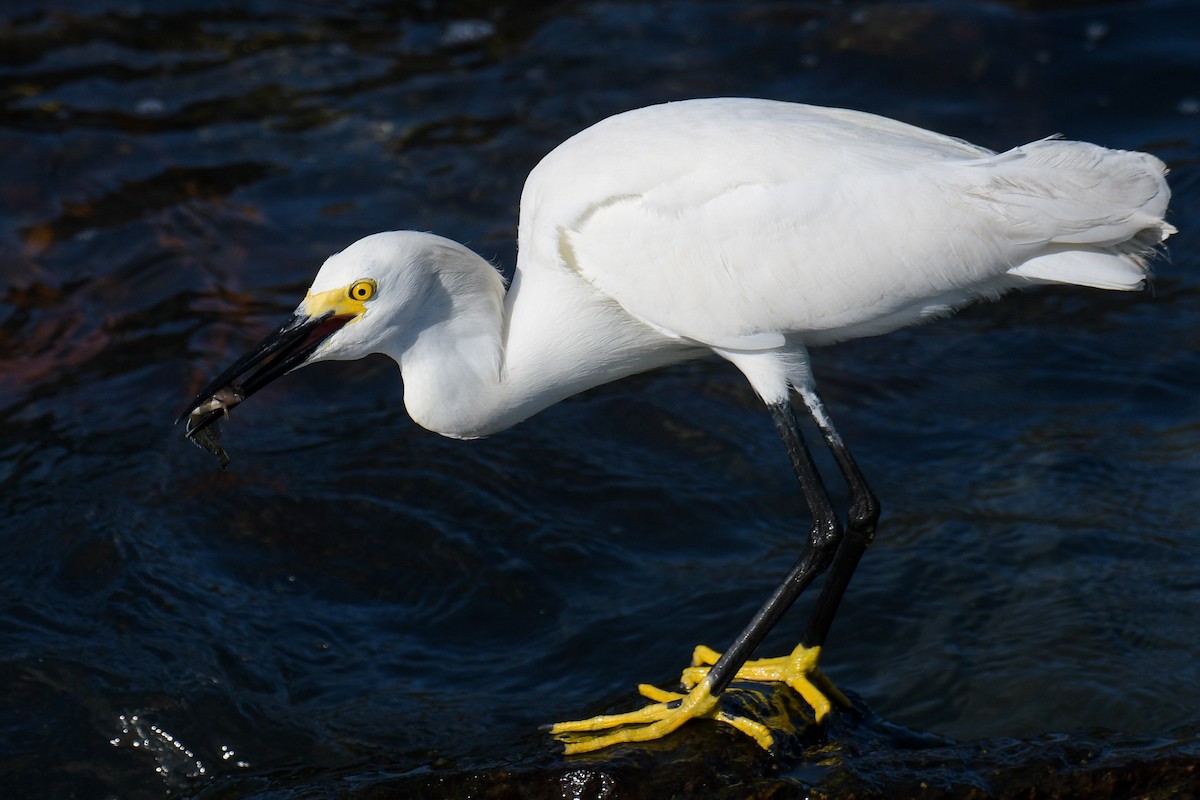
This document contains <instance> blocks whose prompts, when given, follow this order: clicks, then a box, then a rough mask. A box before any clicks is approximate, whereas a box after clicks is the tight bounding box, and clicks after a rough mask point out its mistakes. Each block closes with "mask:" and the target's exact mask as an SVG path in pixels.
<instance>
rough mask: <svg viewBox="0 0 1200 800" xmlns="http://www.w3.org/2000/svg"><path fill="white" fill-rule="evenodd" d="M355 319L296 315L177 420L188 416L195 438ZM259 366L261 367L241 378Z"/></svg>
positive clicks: (189, 434) (206, 389) (191, 436)
mask: <svg viewBox="0 0 1200 800" xmlns="http://www.w3.org/2000/svg"><path fill="white" fill-rule="evenodd" d="M352 319H354V317H353V316H351V315H345V314H343V315H335V314H334V313H333V312H332V311H329V312H326V313H324V314H321V315H320V316H316V317H309V316H306V315H303V314H295V315H293V316H292V318H291V319H289V320H288V321H287V322H285V323H283V325H281V326H280V327H279V329H278V330H276V331H275V332H274V333H272V334H271V335H269V336H267V337H266V338H265V339H263V340H262V341H261V342H259V343H258V345H257V346H256V347H255V348H254V349H253V350H251V351H250V352H249V353H247V354H246V355H244V356H242V357H241V358H239V359H238V360H237V361H235V362H234V363H233V365H232V366H230V367H229V369H227V370H225V371H224V372H222V373H221V374H220V375H218V376H217V378H216V380H214V381H213V382H212V383H210V384H209V385H208V386H206V387H204V390H203V391H201V392H200V394H198V395H196V397H195V398H194V399H193V400H192V402H191V404H190V405H189V406H188V407H187V410H186V411H184V412H183V413H182V414H180V415H179V418H178V419H176V420H175V424H176V425H178V424H179V423H180V422H183V421H184V420H187V431H186V433H187V437H188V438H189V439H193V440H194V439H195V436H196V434H197V433H199V432H200V431H201V430H203V429H204V428H207V427H208V426H209V425H211V424H212V423H214V422H216V421H217V420H218V419H220V418H221V417H223V416H225V415H226V414H228V412H229V409H231V408H233V406H235V405H237V404H238V403H240V402H242V401H243V400H245V399H246V398H247V397H249V396H250V395H252V394H254V393H255V392H257V391H258V390H259V389H261V388H262V387H264V386H266V385H267V384H268V383H270V382H271V381H273V380H275V379H276V378H278V377H279V376H281V375H284V374H286V373H288V372H291V371H292V370H293V369H295V368H296V367H299V366H300V365H301V364H303V363H304V362H305V361H307V360H308V357H309V356H311V355H312V354H313V352H314V351H315V350H316V349H317V347H318V346H320V344H321V342H323V341H325V340H326V339H328V338H329V337H330V336H331V335H333V334H334V333H335V332H337V331H338V330H340V329H341V328H342V326H343V325H345V324H346V323H347V322H349V321H350V320H352ZM255 367H258V370H257V371H255V372H253V374H250V375H249V376H248V377H246V378H245V379H244V380H240V379H241V378H242V376H244V375H246V373H249V372H250V371H251V370H253V369H254V368H255ZM239 381H240V382H239ZM213 430H216V429H215V428H214V429H213ZM201 446H203V445H201ZM206 449H207V448H206Z"/></svg>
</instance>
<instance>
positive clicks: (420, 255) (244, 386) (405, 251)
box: [177, 231, 503, 439]
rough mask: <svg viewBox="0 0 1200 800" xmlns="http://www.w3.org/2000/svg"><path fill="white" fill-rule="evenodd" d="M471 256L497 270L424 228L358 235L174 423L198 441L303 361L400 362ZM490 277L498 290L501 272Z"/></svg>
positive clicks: (442, 306) (443, 307) (445, 307)
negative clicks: (379, 357)
mask: <svg viewBox="0 0 1200 800" xmlns="http://www.w3.org/2000/svg"><path fill="white" fill-rule="evenodd" d="M472 260H474V261H475V262H480V263H482V264H483V265H485V267H486V270H487V271H490V272H492V273H494V272H495V271H494V270H492V269H491V268H490V266H487V263H486V262H484V261H483V259H481V258H479V256H477V255H475V254H474V253H472V252H471V251H470V250H468V249H467V248H465V247H463V246H462V245H460V244H458V243H457V242H453V241H451V240H449V239H444V238H442V237H440V236H434V235H432V234H428V233H416V232H413V231H390V232H387V233H377V234H374V235H372V236H368V237H366V238H364V239H360V240H358V241H357V242H355V243H354V244H352V245H350V246H349V247H347V248H346V249H345V250H343V251H342V252H340V253H337V254H335V255H333V256H330V257H329V258H328V259H327V260H326V261H325V263H324V265H322V267H321V269H320V271H319V272H318V273H317V276H316V278H315V279H314V280H313V283H312V286H311V287H310V288H309V290H308V293H307V294H306V295H305V297H304V300H303V301H302V302H301V303H300V305H299V306H298V307H297V308H296V311H295V313H293V314H292V316H291V318H289V319H288V320H287V321H285V322H284V323H283V324H282V325H280V326H279V328H277V329H276V330H275V331H273V332H272V333H270V334H269V335H268V336H266V337H265V338H264V339H263V340H262V341H261V342H259V343H258V344H257V345H256V346H255V347H254V348H252V349H251V350H250V351H249V352H248V353H246V354H245V355H243V356H242V357H241V358H239V359H237V360H236V361H235V362H234V363H233V364H232V365H231V366H230V367H229V368H228V369H226V370H225V371H224V372H222V373H221V374H220V375H219V376H217V378H216V379H214V380H213V381H212V382H211V383H210V384H209V385H208V386H206V387H205V388H204V389H203V390H202V391H201V392H200V393H199V394H197V395H196V397H195V398H194V399H193V400H192V403H191V405H190V406H188V409H187V410H186V411H184V412H183V414H182V415H180V417H179V419H178V420H177V421H178V422H182V421H184V420H187V423H188V425H187V435H188V437H189V438H193V439H195V436H196V434H197V433H198V432H199V431H201V430H203V429H204V428H206V427H208V426H209V425H211V424H212V423H213V422H216V421H217V420H218V419H220V418H221V417H222V416H223V415H225V414H227V413H228V412H229V410H230V409H231V408H232V407H233V406H235V405H237V404H238V403H241V402H242V401H243V400H245V399H246V398H248V397H250V395H252V394H254V393H255V392H257V391H258V390H259V389H261V388H262V387H264V386H266V385H267V384H268V383H270V382H272V381H273V380H275V379H276V378H278V377H280V376H282V375H285V374H287V373H288V372H291V371H292V370H294V369H298V368H299V367H302V366H305V365H306V364H311V363H313V362H315V361H328V360H342V361H347V360H353V359H357V358H362V357H364V356H366V355H369V354H371V353H377V352H382V353H387V354H389V355H392V356H393V357H395V358H397V360H398V359H399V356H398V353H400V352H403V350H404V349H405V347H406V346H407V342H408V341H409V340H411V339H412V338H414V337H415V336H417V335H418V334H419V333H420V332H421V330H422V329H423V328H424V327H427V326H428V325H430V324H432V323H434V322H436V321H437V319H436V318H437V317H439V316H444V315H449V314H450V313H451V308H450V305H451V304H450V303H449V301H448V300H447V298H448V297H449V294H448V293H447V292H446V291H445V288H446V276H447V275H449V276H453V275H455V274H458V273H457V272H456V266H455V265H458V264H462V263H468V264H469V263H471V262H472ZM451 279H452V277H451ZM493 279H494V281H495V285H496V286H497V287H499V288H500V291H501V292H502V291H503V289H502V285H501V283H500V278H499V276H498V275H495V274H494V275H493Z"/></svg>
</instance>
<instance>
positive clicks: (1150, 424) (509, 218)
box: [0, 0, 1200, 798]
mask: <svg viewBox="0 0 1200 800" xmlns="http://www.w3.org/2000/svg"><path fill="white" fill-rule="evenodd" d="M0 87H2V88H3V92H2V94H0V96H2V98H3V100H2V102H3V105H2V106H0V175H2V176H3V177H2V178H0V430H2V431H3V435H2V436H0V692H2V693H3V694H2V697H3V702H0V791H2V793H3V795H4V796H5V797H68V796H78V797H122V798H143V797H164V796H167V795H169V794H170V795H174V796H179V795H182V796H198V795H201V794H204V793H207V792H220V791H221V790H222V787H227V786H238V787H245V786H248V785H249V786H254V787H257V789H256V790H257V791H262V792H270V791H274V792H282V793H284V794H283V795H281V796H292V794H291V793H295V796H301V795H302V794H304V792H305V791H307V790H309V789H311V788H312V787H316V786H324V785H326V784H328V783H330V782H331V781H334V780H335V778H336V780H341V781H347V782H348V783H347V784H346V785H353V784H354V781H355V780H359V781H367V780H369V779H370V776H375V775H377V774H378V773H379V772H380V771H383V772H386V773H388V774H393V775H401V774H405V773H421V772H423V771H428V770H437V769H448V768H455V769H471V768H473V767H474V766H476V765H492V764H495V763H498V762H503V763H520V762H521V761H522V760H525V759H533V758H541V757H543V756H544V754H546V753H548V752H550V750H551V748H550V745H549V743H548V741H547V739H546V737H545V736H544V734H542V733H541V732H539V731H538V729H537V726H539V725H541V724H544V723H546V722H550V721H554V720H558V719H567V718H575V717H578V716H580V715H582V714H588V713H593V712H596V711H599V710H603V709H606V708H623V709H628V708H633V707H635V706H636V705H637V704H638V701H637V698H636V696H635V695H634V692H633V687H634V685H635V684H636V683H638V682H641V681H654V682H658V683H660V684H663V685H667V684H669V683H670V682H671V680H672V679H673V677H674V676H677V674H678V671H679V669H680V668H681V667H682V666H683V665H684V664H685V662H686V660H687V659H688V657H689V654H690V651H691V648H692V646H693V645H694V644H696V643H698V642H706V643H708V644H711V645H713V646H716V647H723V646H724V645H725V644H727V643H728V641H729V640H730V639H731V638H732V637H733V635H734V634H736V633H737V631H738V630H739V629H740V628H741V627H742V625H743V624H744V623H745V621H746V620H747V619H748V618H749V617H750V615H751V614H752V613H753V612H754V610H755V609H756V608H757V606H758V605H759V603H760V602H761V601H762V600H763V598H764V597H765V596H766V594H767V593H768V592H769V591H770V589H771V588H772V587H773V586H774V584H775V583H776V582H777V581H778V580H779V578H780V577H781V576H782V574H783V573H784V572H785V571H786V570H787V568H788V567H789V566H790V565H791V563H792V561H793V559H794V558H795V556H796V554H797V552H798V548H799V546H800V544H801V542H802V541H803V538H804V533H805V530H806V528H807V520H806V517H805V512H804V507H803V503H802V499H801V497H800V494H799V492H798V491H797V489H796V486H795V481H794V478H793V477H792V475H791V472H790V470H789V468H788V464H787V460H786V456H785V454H784V452H783V449H782V447H781V446H780V445H779V443H778V441H777V440H776V438H775V435H774V432H773V429H772V426H771V422H770V419H769V417H768V416H767V415H766V414H765V413H764V412H763V410H762V409H761V405H760V404H759V402H758V401H757V400H756V398H755V397H754V396H753V393H752V392H751V391H750V389H749V387H748V386H747V385H746V384H745V381H744V380H743V379H742V378H741V377H740V376H739V375H738V374H737V373H736V372H734V371H733V370H732V369H731V368H730V367H729V366H728V365H725V364H722V363H717V362H715V361H713V362H707V361H706V362H700V363H695V364H690V365H685V366H681V367H678V368H672V369H668V370H664V371H661V372H658V373H652V374H647V375H643V376H638V377H635V378H632V379H629V380H626V381H624V382H622V383H619V384H615V385H611V386H608V387H604V388H601V389H598V390H595V391H593V392H590V393H588V394H586V395H583V396H580V397H577V398H574V399H572V400H570V401H568V402H565V403H563V404H561V405H559V406H557V407H555V408H552V409H550V410H548V411H546V412H545V413H543V414H541V415H539V416H538V417H535V418H534V419H532V420H530V421H529V422H527V423H525V424H523V425H521V426H519V427H518V428H516V429H513V430H511V431H508V432H505V433H503V434H500V435H497V436H495V437H493V438H491V439H488V440H485V441H482V442H466V443H465V442H454V441H449V440H445V439H442V438H439V437H437V436H435V435H433V434H430V433H428V432H426V431H423V430H421V429H420V428H418V427H417V426H415V425H414V424H412V423H411V422H410V421H409V420H408V419H407V417H406V415H405V414H404V411H403V406H402V405H401V402H400V399H401V395H402V390H403V387H402V385H401V381H400V377H399V374H398V372H397V370H396V369H395V367H394V365H392V364H390V362H387V361H385V360H383V359H382V358H371V359H366V360H364V361H361V362H357V363H352V364H336V365H320V366H316V367H313V368H310V369H307V370H304V371H302V372H300V373H297V374H295V375H293V376H289V377H288V378H286V379H284V380H281V381H279V382H278V383H277V384H276V385H274V386H272V387H271V388H270V389H268V390H265V391H263V392H262V393H261V394H259V395H257V396H255V397H254V398H253V400H251V401H250V402H247V403H246V405H245V406H242V407H240V408H239V409H238V410H237V413H236V415H235V416H234V419H233V420H231V421H230V422H229V423H228V424H227V425H226V427H225V444H226V446H227V448H228V449H229V451H230V453H231V455H232V457H233V464H232V465H231V467H230V468H229V469H228V470H227V471H226V472H219V471H218V470H217V468H216V464H215V461H214V460H213V459H211V457H209V456H208V455H206V454H204V453H202V452H201V451H199V450H196V449H195V448H193V447H192V446H191V445H189V444H188V443H187V442H186V441H185V440H184V439H183V438H182V435H181V431H180V430H179V429H178V428H176V427H174V426H173V425H172V420H173V419H174V417H175V415H176V414H178V413H179V411H181V410H182V408H183V405H184V404H185V403H186V401H187V400H188V399H189V398H190V397H191V395H192V394H193V393H194V392H195V391H196V390H197V389H198V388H199V386H200V385H201V384H202V383H203V382H206V379H207V378H210V377H211V376H212V375H214V374H215V373H216V372H217V371H219V370H220V369H221V368H223V367H224V366H225V365H227V364H228V363H229V362H230V361H231V360H232V359H233V358H234V357H236V356H237V355H239V354H240V353H241V352H242V351H243V350H244V349H245V348H246V347H247V346H249V345H250V344H252V343H253V342H255V341H256V340H257V339H258V338H259V337H260V336H261V335H263V334H264V333H265V332H267V331H268V330H269V329H271V328H272V327H273V326H274V325H276V324H277V323H278V322H279V321H280V320H281V319H282V318H283V317H284V316H285V315H286V314H287V313H288V312H289V311H290V310H291V309H292V308H293V307H294V306H295V304H296V302H297V301H298V299H299V297H300V296H301V295H302V293H303V291H304V289H305V288H306V287H307V285H308V282H309V280H310V278H311V276H312V274H313V273H314V272H315V270H316V268H317V267H318V266H319V264H320V262H321V261H322V260H323V259H324V257H325V256H326V255H328V254H329V253H332V252H334V251H336V250H338V249H341V248H342V247H344V246H345V245H346V244H348V243H349V242H351V241H353V240H355V239H357V238H359V237H361V236H363V235H365V234H368V233H371V232H375V231H378V230H385V229H392V228H413V229H418V230H434V231H437V232H438V233H441V234H443V235H446V236H450V237H453V238H455V239H458V240H460V241H463V242H466V243H468V244H469V245H471V246H472V247H473V248H475V249H476V250H478V251H479V252H480V253H482V254H483V255H485V257H488V258H490V259H493V260H495V261H496V263H498V264H500V265H502V266H503V267H504V268H505V269H507V270H511V267H512V264H513V263H514V260H515V244H514V231H515V223H516V211H517V201H518V197H519V193H520V187H521V184H522V181H523V179H524V176H525V175H526V174H527V172H528V171H529V169H530V168H532V166H533V165H534V164H535V163H536V162H537V160H538V159H539V158H540V157H541V156H542V155H544V154H545V153H546V152H548V151H549V150H550V149H551V148H552V147H553V146H554V145H555V144H557V143H558V142H560V141H561V140H563V139H565V138H566V137H567V136H569V135H571V134H572V133H574V132H575V131H577V130H579V129H581V128H582V127H585V126H586V125H588V124H589V123H591V122H594V121H596V120H598V119H600V118H602V117H604V116H606V115H608V114H610V113H613V112H616V111H620V110H624V109H628V108H632V107H637V106H642V105H646V104H649V103H653V102H658V101H663V100H669V99H678V98H684V97H693V96H709V95H752V96H764V97H772V98H776V99H782V100H794V101H804V102H811V103H817V104H823V105H838V106H848V107H853V108H859V109H862V110H867V111H872V112H876V113H882V114H886V115H889V116H894V117H898V118H900V119H903V120H905V121H908V122H911V123H915V124H917V125H921V126H924V127H928V128H932V129H935V130H939V131H943V132H945V133H949V134H953V135H956V136H961V137H964V138H967V139H971V140H973V141H976V142H978V143H980V144H983V145H986V146H989V147H993V148H997V149H1003V148H1007V147H1010V146H1012V145H1015V144H1019V143H1022V142H1025V141H1029V140H1031V139H1035V138H1039V137H1042V136H1046V135H1049V134H1053V133H1063V134H1065V135H1067V136H1069V137H1072V138H1079V139H1086V140H1090V141H1095V142H1098V143H1102V144H1105V145H1108V146H1113V147H1123V148H1134V149H1144V150H1148V151H1151V152H1154V153H1156V154H1157V155H1159V156H1160V157H1162V158H1163V159H1164V160H1166V161H1167V162H1168V163H1169V165H1170V166H1171V168H1172V174H1171V177H1170V181H1171V184H1172V188H1173V191H1174V193H1175V197H1174V200H1173V203H1172V208H1173V211H1172V216H1171V220H1172V221H1173V222H1174V224H1175V225H1177V226H1178V227H1179V229H1180V233H1179V234H1178V236H1176V237H1174V238H1172V240H1171V242H1170V259H1169V260H1164V261H1161V262H1159V263H1158V264H1157V266H1156V278H1155V280H1154V283H1153V288H1152V290H1151V291H1148V292H1145V293H1141V294H1136V295H1129V294H1108V293H1101V292H1093V291H1087V290H1081V289H1070V288H1063V289H1050V290H1045V291H1040V292H1037V293H1030V294H1024V295H1020V296H1012V297H1009V298H1007V299H1006V300H1005V301H1003V302H1002V303H999V304H995V305H986V306H976V307H972V308H970V309H968V310H966V311H965V312H963V313H962V314H960V315H958V316H957V317H955V318H954V319H951V320H944V321H939V322H937V323H934V324H931V325H928V326H925V327H922V328H919V329H912V330H906V331H902V332H899V333H897V334H893V335H891V336H888V337H885V338H880V339H873V340H863V341H857V342H852V343H847V344H844V345H839V346H837V347H834V348H830V349H827V350H822V351H819V352H817V353H816V354H815V359H814V360H815V369H816V374H817V376H818V380H819V382H820V385H821V387H822V390H823V392H824V395H825V398H826V400H827V402H828V404H829V406H830V410H831V412H832V414H833V415H834V418H835V419H836V420H837V421H838V424H839V427H840V429H841V431H842V433H843V435H844V437H845V439H846V440H847V441H848V442H849V443H850V446H851V448H852V449H853V450H854V452H855V454H856V456H857V458H858V460H859V462H860V465H861V466H862V468H863V469H864V471H865V472H866V473H867V475H868V476H869V478H870V479H871V481H872V484H873V486H874V487H875V489H876V491H877V493H878V494H879V496H880V498H881V500H882V502H883V507H884V513H883V519H882V522H881V527H880V532H879V535H878V538H877V540H876V544H875V545H874V547H873V548H872V549H871V551H870V552H869V553H868V554H867V557H866V558H865V559H864V561H863V563H862V566H861V568H860V569H859V571H858V573H857V575H856V576H855V579H854V582H853V584H852V586H851V589H850V592H849V595H848V597H847V600H846V602H845V603H844V606H843V609H842V611H841V612H840V616H839V618H838V621H837V623H836V625H835V627H834V630H833V634H832V636H831V639H830V641H829V643H828V646H827V648H826V656H825V661H824V663H825V666H826V668H827V671H828V673H829V674H830V675H831V676H832V677H833V678H834V679H835V680H836V681H837V682H838V683H839V684H840V685H841V686H843V687H844V688H846V689H847V690H849V691H851V692H852V693H854V694H855V695H857V696H858V697H860V698H862V700H863V702H864V703H866V704H867V705H868V706H869V707H870V708H871V709H872V710H873V711H875V712H876V713H878V714H879V715H881V716H882V717H884V718H887V719H889V720H891V721H893V722H895V723H897V724H900V725H904V726H907V727H909V728H912V729H914V730H920V731H929V732H933V733H937V734H942V735H945V736H949V737H953V738H954V739H957V740H961V741H972V740H975V739H980V738H985V737H1032V736H1038V735H1041V734H1047V733H1059V732H1062V733H1068V734H1069V733H1073V732H1081V731H1092V730H1094V729H1097V728H1099V729H1104V730H1108V731H1116V732H1120V733H1122V734H1129V735H1145V736H1163V737H1170V736H1171V735H1172V732H1173V731H1180V730H1184V729H1187V730H1192V729H1195V728H1196V726H1198V725H1200V692H1197V691H1196V687H1197V686H1198V685H1200V667H1198V666H1197V664H1200V635H1198V634H1197V626H1196V623H1195V620H1196V618H1197V614H1198V613H1200V577H1198V573H1197V567H1196V565H1197V563H1198V556H1200V492H1198V491H1197V489H1198V488H1200V449H1198V446H1200V401H1198V400H1197V395H1198V391H1197V390H1198V389H1200V355H1198V352H1200V278H1198V277H1197V276H1198V274H1200V273H1198V271H1197V269H1196V268H1197V266H1198V265H1200V257H1198V256H1197V252H1200V241H1198V235H1197V233H1196V232H1197V230H1200V8H1197V7H1196V6H1195V5H1194V4H1192V3H1189V2H1183V0H1177V1H1176V2H1147V3H1131V4H1123V5H1118V4H1095V5H1088V4H1086V3H1067V2H1044V3H1041V2H1027V3H1012V4H977V3H953V2H938V3H924V4H921V3H918V4H906V5H892V4H872V3H849V2H848V3H835V4H824V3H788V2H784V3H773V4H763V5H743V4H735V3H730V4H722V3H701V2H662V3H653V4H636V3H600V2H564V3H555V4H537V5H536V7H535V5H534V4H525V3H508V4H487V3H465V4H460V5H457V6H455V7H453V8H450V9H445V8H441V7H435V6H434V4H411V6H408V7H405V6H400V5H397V4H392V3H382V2H378V3H375V2H355V3H349V4H346V3H340V4H333V3H329V4H322V3H317V2H308V3H283V2H265V1H264V2H250V3H244V4H232V3H220V2H216V3H214V2H206V3H198V2H196V3H192V2H164V3H138V2H111V3H110V2H95V3H90V4H88V10H87V11H81V10H78V9H76V10H70V4H61V3H55V2H51V1H50V0H40V1H38V2H31V3H25V4H21V7H20V8H15V7H13V6H12V5H5V6H4V8H3V11H0ZM819 255H820V254H813V253H807V254H798V257H806V258H812V257H819ZM822 464H823V465H824V466H825V467H827V468H829V467H832V463H831V461H829V460H828V459H824V460H822ZM834 490H835V494H836V496H837V498H838V499H839V500H844V490H843V489H842V487H841V486H840V484H836V483H835V484H834ZM801 605H803V602H802V603H801ZM803 612H804V609H803V608H800V607H798V608H797V609H796V611H795V612H793V614H792V615H790V616H789V617H788V618H787V619H786V620H785V621H784V623H783V624H782V625H781V626H780V628H779V630H777V631H776V632H775V633H774V634H772V636H771V638H770V639H769V641H768V644H767V646H766V647H765V648H764V650H767V651H770V652H771V653H774V652H776V651H780V652H782V651H786V650H788V649H790V648H791V646H792V645H793V644H794V643H795V641H796V640H797V638H798V633H799V630H800V628H801V626H802V624H803V620H804V616H803ZM247 780H249V781H252V782H251V783H239V782H238V781H247ZM238 791H239V793H243V794H244V793H248V791H249V790H244V789H241V788H239V790H238ZM273 796H275V795H273Z"/></svg>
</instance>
